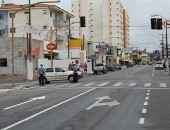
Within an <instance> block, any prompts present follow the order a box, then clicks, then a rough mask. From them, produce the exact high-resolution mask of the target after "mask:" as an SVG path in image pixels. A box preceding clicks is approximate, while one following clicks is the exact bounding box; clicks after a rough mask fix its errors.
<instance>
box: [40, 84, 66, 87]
mask: <svg viewBox="0 0 170 130" xmlns="http://www.w3.org/2000/svg"><path fill="white" fill-rule="evenodd" d="M66 85H68V84H62V85H59V86H55V84H52V85H48V86H44V87H40V88H48V87H52V88H59V87H63V86H66Z"/></svg>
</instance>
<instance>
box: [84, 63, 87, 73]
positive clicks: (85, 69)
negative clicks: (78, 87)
mask: <svg viewBox="0 0 170 130" xmlns="http://www.w3.org/2000/svg"><path fill="white" fill-rule="evenodd" d="M83 68H84V72H85V73H87V64H86V62H85V63H84V65H83Z"/></svg>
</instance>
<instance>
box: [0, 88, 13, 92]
mask: <svg viewBox="0 0 170 130" xmlns="http://www.w3.org/2000/svg"><path fill="white" fill-rule="evenodd" d="M10 91H12V89H0V92H10Z"/></svg>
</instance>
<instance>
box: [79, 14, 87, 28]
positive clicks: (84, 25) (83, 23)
mask: <svg viewBox="0 0 170 130" xmlns="http://www.w3.org/2000/svg"><path fill="white" fill-rule="evenodd" d="M80 27H86V18H85V16H80Z"/></svg>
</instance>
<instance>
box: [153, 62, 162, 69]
mask: <svg viewBox="0 0 170 130" xmlns="http://www.w3.org/2000/svg"><path fill="white" fill-rule="evenodd" d="M158 69H161V70H163V64H162V62H156V65H155V70H158Z"/></svg>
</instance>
